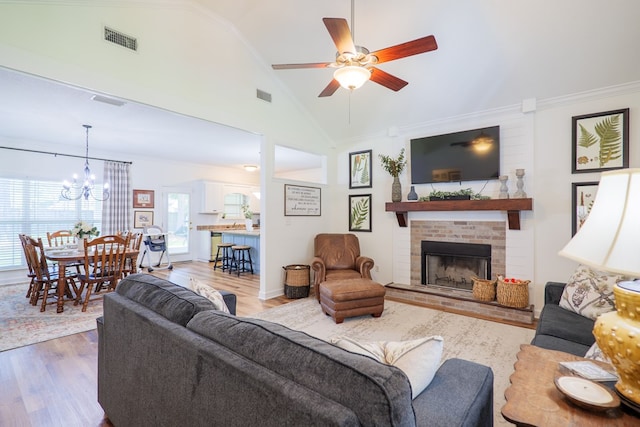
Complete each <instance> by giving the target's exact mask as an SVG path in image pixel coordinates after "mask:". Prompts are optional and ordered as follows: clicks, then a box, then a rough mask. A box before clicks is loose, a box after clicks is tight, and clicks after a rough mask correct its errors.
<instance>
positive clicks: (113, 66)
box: [0, 1, 333, 298]
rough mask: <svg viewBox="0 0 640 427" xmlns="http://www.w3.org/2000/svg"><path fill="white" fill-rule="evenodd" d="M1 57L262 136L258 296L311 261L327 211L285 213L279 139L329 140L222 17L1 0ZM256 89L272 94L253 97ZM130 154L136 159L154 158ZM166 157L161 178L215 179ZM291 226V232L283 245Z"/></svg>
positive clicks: (4, 62) (194, 11)
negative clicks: (109, 38)
mask: <svg viewBox="0 0 640 427" xmlns="http://www.w3.org/2000/svg"><path fill="white" fill-rule="evenodd" d="M104 25H108V26H110V27H112V28H114V29H117V30H119V31H122V32H124V33H125V34H128V35H131V36H133V37H136V38H138V41H139V46H140V48H139V50H138V51H137V52H135V53H132V52H131V51H129V50H127V49H124V48H121V47H119V46H114V45H113V44H111V43H108V42H105V41H104V40H102V28H103V26H104ZM229 64H232V65H233V66H229ZM0 65H1V66H4V67H7V68H12V69H15V70H19V71H24V72H28V73H32V74H35V75H40V76H43V77H46V78H50V79H53V80H57V81H62V82H67V83H69V84H72V85H75V86H79V87H84V88H88V89H91V90H95V91H97V92H101V93H105V94H110V95H113V96H116V97H120V98H124V99H128V100H132V101H136V102H141V103H144V104H148V105H153V106H158V107H160V108H164V109H166V110H169V111H175V112H178V113H182V114H186V115H190V116H193V117H197V118H202V119H205V120H211V121H214V122H218V123H222V124H226V125H230V126H233V127H236V128H239V129H245V130H249V131H251V132H254V133H256V134H260V135H263V141H262V147H261V152H262V159H261V175H260V176H261V193H262V199H261V204H262V206H261V222H262V226H263V230H262V231H263V237H264V238H263V239H261V251H260V252H261V256H262V257H263V259H261V267H263V269H262V272H261V273H262V274H261V277H260V279H261V291H260V295H261V297H263V298H266V297H268V296H274V295H277V294H281V293H282V288H283V286H282V269H281V267H282V265H285V264H290V263H295V262H300V261H305V262H309V261H310V258H311V255H312V252H311V251H310V250H309V242H310V241H312V239H313V235H314V234H315V232H316V231H317V230H319V229H325V228H327V222H328V218H327V217H326V216H324V215H323V216H322V217H314V218H307V219H304V220H299V221H298V220H293V219H288V218H285V217H284V215H283V204H282V203H281V200H280V199H281V198H282V197H283V196H282V194H283V189H282V186H283V184H282V180H275V179H273V178H272V176H273V168H272V165H273V162H274V156H273V151H274V150H273V146H274V144H276V143H277V144H279V145H284V146H288V147H292V148H297V149H300V150H305V149H306V150H308V151H311V152H314V153H318V154H327V153H328V152H329V151H330V147H331V146H332V145H333V144H332V142H331V141H329V140H328V138H327V137H326V135H325V134H324V133H323V131H322V129H320V128H319V127H318V126H317V125H316V123H314V122H313V121H311V120H310V118H309V117H308V115H307V114H306V113H305V112H304V111H302V110H301V109H300V108H299V106H298V104H297V103H295V102H294V101H293V100H292V99H291V98H290V96H289V95H288V93H287V92H286V91H283V90H282V89H281V87H280V85H279V83H278V81H277V79H276V78H275V77H274V72H273V70H271V69H270V68H269V67H268V66H267V65H266V64H264V63H262V62H261V61H259V60H257V59H256V58H255V57H254V56H253V54H252V51H251V50H250V49H248V48H247V46H246V45H245V44H244V42H243V40H241V39H240V38H239V37H238V34H237V33H236V32H235V30H234V29H233V28H230V27H229V26H228V25H227V24H226V23H225V22H223V21H221V20H219V19H217V18H216V17H215V16H213V15H212V14H210V13H209V12H207V11H205V10H203V9H199V8H197V7H196V6H194V5H193V4H191V3H188V2H185V3H184V4H181V5H175V4H172V5H169V4H167V5H165V6H163V5H161V4H154V7H152V8H151V7H148V6H145V4H144V3H143V2H140V3H131V2H103V1H100V2H95V1H87V2H66V3H65V2H61V3H46V4H45V3H43V2H34V3H30V4H27V2H21V3H2V4H0ZM257 88H260V89H262V90H265V91H267V92H269V93H271V94H272V97H273V102H272V103H271V104H269V103H265V102H264V101H261V100H258V99H256V89H257ZM92 155H98V153H93V152H92ZM108 157H113V158H115V159H118V157H119V156H117V153H115V154H112V155H110V156H108ZM125 160H126V159H125ZM133 160H134V165H135V167H136V168H137V167H138V166H140V167H141V168H143V169H144V168H145V167H146V165H149V164H148V163H146V161H145V160H143V159H133ZM329 163H331V161H329ZM74 165H75V163H74V164H72V166H71V167H73V166H74ZM149 166H150V165H149ZM168 166H169V168H170V169H171V170H172V171H173V172H172V173H171V174H169V175H168V176H167V181H166V182H165V185H179V184H181V183H184V182H188V181H189V180H190V178H191V177H194V178H196V179H216V177H213V176H209V175H210V174H209V172H208V169H207V168H206V167H192V166H191V165H179V164H172V165H168ZM329 167H331V165H329ZM65 170H70V169H69V168H65ZM133 175H134V177H135V178H134V179H136V180H139V181H138V182H136V184H135V186H137V185H140V187H142V188H145V187H146V188H149V189H151V188H155V186H156V185H157V183H156V182H155V178H154V176H152V175H149V174H147V173H144V172H138V170H137V169H136V170H134V172H133ZM195 175H198V176H197V177H195ZM227 180H228V179H225V181H227ZM324 200H325V201H326V200H327V199H326V198H325V199H324ZM267 201H268V203H267ZM291 232H293V233H295V239H291V240H290V241H288V242H286V243H287V244H283V241H282V239H281V238H283V237H284V236H288V235H289V234H288V233H291ZM270 236H273V238H271V237H270Z"/></svg>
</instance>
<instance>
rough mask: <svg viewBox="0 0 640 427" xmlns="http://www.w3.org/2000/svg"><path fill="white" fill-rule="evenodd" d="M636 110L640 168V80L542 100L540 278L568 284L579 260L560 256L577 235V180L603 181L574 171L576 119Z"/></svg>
mask: <svg viewBox="0 0 640 427" xmlns="http://www.w3.org/2000/svg"><path fill="white" fill-rule="evenodd" d="M622 108H629V109H630V114H629V115H630V117H629V123H630V126H629V167H632V168H633V167H635V168H637V167H640V126H638V124H640V83H634V84H629V85H624V86H619V87H612V88H604V89H601V90H594V91H592V92H589V93H584V94H576V95H575V96H570V97H563V98H557V99H550V100H547V101H545V102H542V103H539V106H538V111H537V113H536V137H535V164H536V176H537V177H538V189H539V191H537V192H536V196H535V199H534V211H535V221H536V250H535V266H536V269H535V278H536V281H538V282H539V283H545V282H546V281H560V282H564V281H566V280H567V279H569V277H570V275H571V273H572V272H573V271H574V270H575V267H576V263H575V262H574V261H570V260H568V259H565V258H563V257H560V256H558V255H557V253H558V252H559V251H560V250H561V249H562V248H563V247H564V245H565V244H566V243H567V242H568V241H569V240H570V239H571V237H572V236H571V217H572V212H571V184H572V183H575V182H589V181H599V179H600V173H580V174H571V162H572V159H571V117H573V116H579V115H583V114H591V113H599V112H604V111H610V110H617V109H622Z"/></svg>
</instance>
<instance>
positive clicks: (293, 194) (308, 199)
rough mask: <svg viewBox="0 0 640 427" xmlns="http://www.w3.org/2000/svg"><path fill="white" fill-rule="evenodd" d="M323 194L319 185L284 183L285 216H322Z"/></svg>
mask: <svg viewBox="0 0 640 427" xmlns="http://www.w3.org/2000/svg"><path fill="white" fill-rule="evenodd" d="M321 198H322V195H321V193H320V188H319V187H304V186H301V185H289V184H285V185H284V215H285V216H320V215H321V202H322V199H321Z"/></svg>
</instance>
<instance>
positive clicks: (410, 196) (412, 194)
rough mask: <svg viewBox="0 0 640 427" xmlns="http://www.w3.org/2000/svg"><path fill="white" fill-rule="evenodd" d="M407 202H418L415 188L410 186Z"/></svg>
mask: <svg viewBox="0 0 640 427" xmlns="http://www.w3.org/2000/svg"><path fill="white" fill-rule="evenodd" d="M407 200H418V193H416V186H415V185H412V186H411V191H409V194H407Z"/></svg>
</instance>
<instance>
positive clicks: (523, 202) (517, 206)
mask: <svg viewBox="0 0 640 427" xmlns="http://www.w3.org/2000/svg"><path fill="white" fill-rule="evenodd" d="M532 209H533V199H487V200H438V201H431V202H387V203H385V211H387V212H395V213H396V218H397V219H398V225H399V226H400V227H406V226H407V224H408V221H407V214H408V213H409V212H430V211H431V212H433V211H506V212H507V221H508V222H509V230H520V211H530V210H532Z"/></svg>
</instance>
